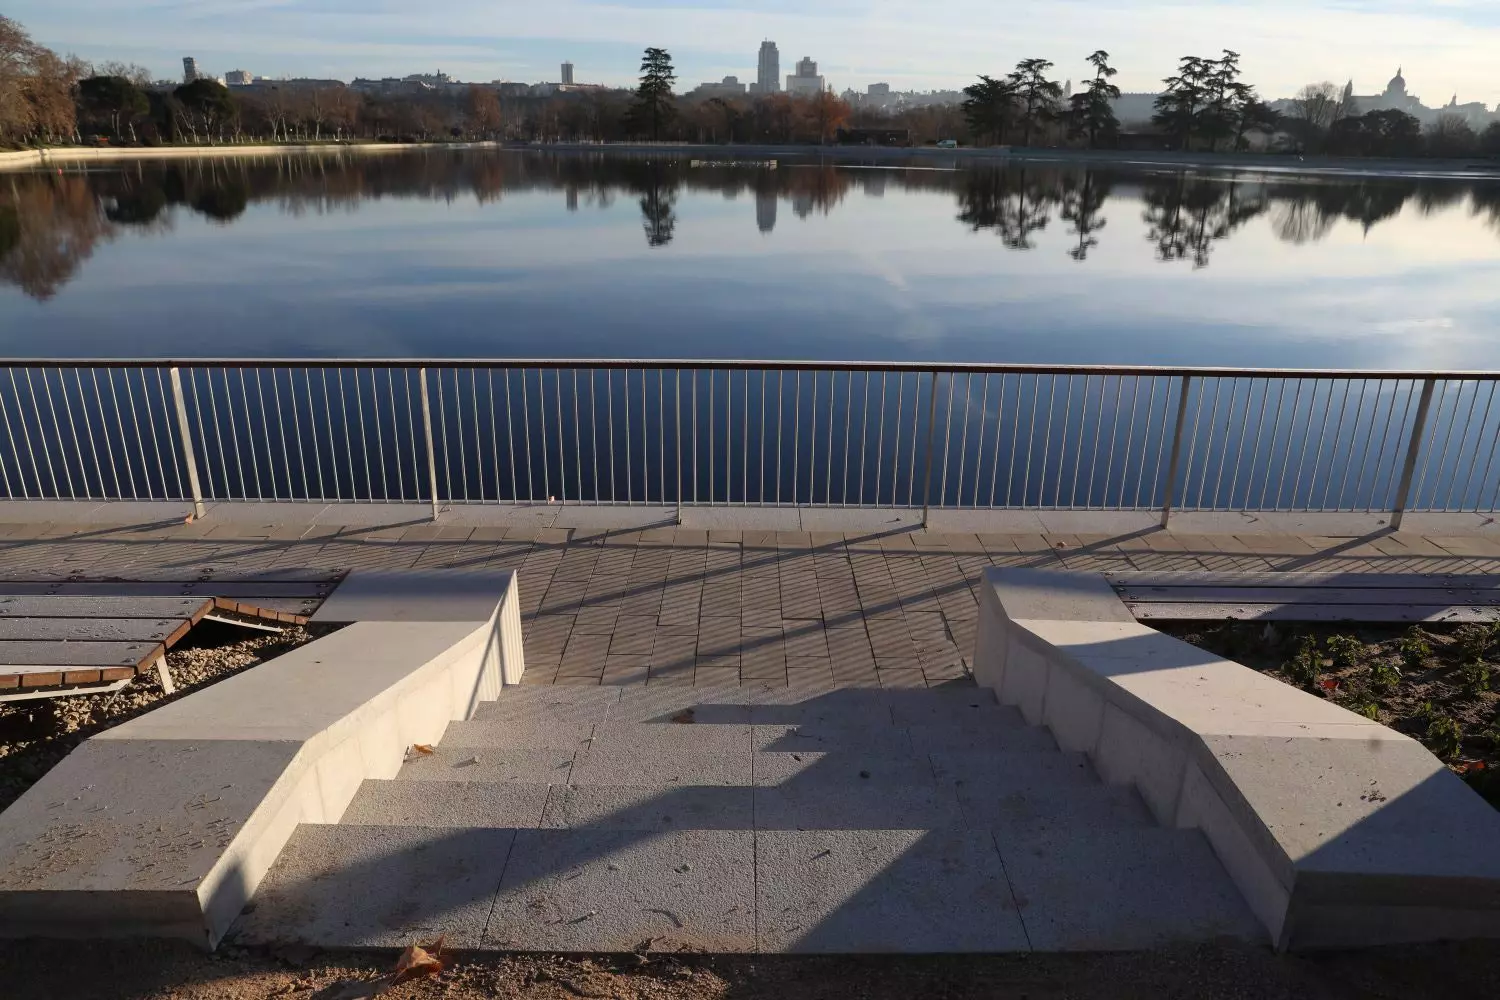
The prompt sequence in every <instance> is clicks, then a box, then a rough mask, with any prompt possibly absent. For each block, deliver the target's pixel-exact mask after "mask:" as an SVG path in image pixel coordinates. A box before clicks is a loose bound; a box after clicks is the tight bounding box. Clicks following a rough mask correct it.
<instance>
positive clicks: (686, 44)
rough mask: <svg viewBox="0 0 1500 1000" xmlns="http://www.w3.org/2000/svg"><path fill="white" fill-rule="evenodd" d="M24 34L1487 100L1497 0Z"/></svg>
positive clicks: (284, 21)
mask: <svg viewBox="0 0 1500 1000" xmlns="http://www.w3.org/2000/svg"><path fill="white" fill-rule="evenodd" d="M5 13H6V15H7V16H9V17H11V18H13V19H15V20H17V21H19V22H21V24H22V25H24V26H25V27H26V28H27V29H28V30H29V31H30V32H31V34H32V36H33V37H34V38H35V39H36V40H37V41H39V42H41V43H43V44H45V45H47V46H49V47H51V48H54V49H57V50H59V51H61V52H65V53H68V52H71V53H73V54H76V55H78V56H81V57H82V58H85V59H89V60H92V61H103V60H107V59H119V60H123V61H126V62H137V63H142V64H144V65H146V66H148V67H150V68H151V69H152V70H154V71H155V72H156V73H157V74H158V75H159V76H161V77H163V78H166V77H176V76H179V75H180V74H181V71H182V57H183V56H185V55H192V56H194V57H196V58H197V60H198V65H199V67H200V69H202V70H207V71H211V72H213V73H214V74H216V75H222V74H223V73H224V72H225V71H227V70H230V69H246V70H250V71H251V72H253V73H256V74H258V75H263V76H272V77H275V76H311V77H331V78H338V79H344V80H349V79H352V78H354V77H355V76H373V77H379V76H393V75H406V74H408V73H415V72H433V71H435V70H437V69H442V70H443V71H444V72H447V73H449V74H450V75H452V76H454V77H455V78H457V79H460V80H471V81H489V80H502V79H503V80H519V81H525V82H539V81H555V80H557V79H558V77H559V71H558V68H557V67H558V64H559V63H561V62H562V61H563V60H564V59H568V60H571V61H572V62H573V63H575V64H576V66H577V71H576V78H577V80H578V81H579V82H583V83H604V84H616V85H620V84H627V83H629V82H630V81H631V79H632V78H633V77H634V76H635V75H636V72H637V64H638V63H639V59H640V53H641V50H642V49H643V48H644V47H646V46H648V45H654V46H660V47H664V48H666V49H668V50H669V51H670V52H671V53H672V55H673V57H674V62H675V64H676V66H677V71H678V77H679V81H680V82H679V90H682V89H688V88H691V87H693V86H695V85H697V84H698V83H701V82H703V81H707V80H718V79H720V78H722V77H724V76H727V75H737V76H738V77H739V78H740V80H741V81H752V80H754V79H755V66H756V52H757V50H758V49H759V46H760V42H761V40H762V39H763V38H770V39H773V40H775V41H776V42H777V43H778V45H779V47H780V50H781V71H782V73H783V75H785V74H787V73H790V72H792V69H793V64H794V63H795V62H796V60H797V59H799V58H801V57H802V56H804V55H808V56H812V57H813V58H814V59H816V60H817V61H818V63H819V69H820V72H822V73H823V75H824V76H825V77H826V78H827V79H828V82H829V83H830V84H831V85H832V86H834V87H835V88H836V89H838V90H840V91H842V90H844V89H845V88H848V87H853V88H855V89H859V90H862V89H864V87H865V86H866V85H867V84H869V83H874V82H888V83H890V84H891V85H892V86H893V87H894V88H896V89H903V90H905V89H910V90H934V89H949V88H958V87H962V86H965V85H966V84H968V83H970V82H972V81H973V79H974V78H975V76H976V75H978V74H979V73H989V74H991V75H998V74H1000V73H1004V72H1006V71H1007V70H1008V69H1010V68H1011V67H1012V66H1014V64H1015V63H1016V62H1017V61H1018V60H1020V59H1023V58H1028V57H1033V56H1041V57H1043V58H1047V59H1050V60H1052V61H1053V62H1054V63H1056V69H1055V70H1054V71H1053V72H1054V74H1055V75H1056V76H1057V77H1058V78H1059V79H1068V78H1072V79H1074V80H1081V79H1083V77H1084V76H1085V74H1086V73H1087V72H1088V68H1087V66H1086V65H1085V62H1084V60H1085V58H1086V57H1087V56H1088V54H1089V53H1090V52H1092V51H1093V50H1095V49H1097V48H1103V49H1106V50H1108V51H1109V53H1110V54H1111V61H1112V62H1113V63H1114V65H1116V66H1117V67H1118V68H1119V70H1120V75H1119V76H1118V77H1117V78H1116V82H1117V83H1118V84H1119V85H1120V86H1121V88H1122V89H1124V90H1126V91H1147V90H1154V89H1157V87H1158V84H1159V81H1160V79H1161V78H1162V77H1163V76H1166V75H1167V74H1168V73H1169V72H1170V71H1171V70H1172V68H1173V67H1174V65H1175V63H1176V60H1177V58H1178V57H1179V56H1182V55H1188V54H1192V55H1204V56H1210V55H1215V54H1217V53H1218V51H1219V50H1221V49H1224V48H1231V49H1234V50H1236V51H1238V52H1240V53H1241V54H1242V57H1243V59H1242V65H1243V67H1244V71H1245V78H1246V80H1248V81H1249V82H1250V83H1252V84H1255V85H1256V86H1257V87H1258V88H1259V89H1260V91H1261V93H1262V94H1263V95H1265V96H1266V97H1268V98H1277V97H1285V96H1290V95H1291V94H1292V93H1294V92H1295V91H1296V90H1297V88H1298V87H1300V86H1302V85H1303V84H1306V83H1309V82H1315V81H1320V80H1325V79H1326V80H1333V81H1335V82H1339V83H1342V82H1343V81H1345V80H1349V79H1353V80H1354V83H1355V90H1356V92H1358V93H1361V94H1374V93H1379V92H1380V91H1382V90H1384V88H1385V84H1386V81H1388V80H1389V79H1390V78H1391V76H1392V75H1393V74H1394V73H1395V71H1396V69H1397V67H1398V66H1401V67H1404V72H1405V76H1406V80H1407V84H1408V87H1409V89H1410V90H1411V92H1413V93H1415V94H1416V95H1418V96H1419V97H1421V98H1422V99H1423V101H1424V102H1425V103H1426V104H1428V105H1429V106H1437V105H1441V104H1446V103H1447V102H1448V99H1449V98H1450V97H1452V96H1453V95H1454V94H1455V93H1456V94H1457V95H1458V97H1459V100H1460V101H1461V102H1468V101H1483V102H1484V103H1486V104H1488V105H1491V106H1494V105H1495V104H1496V103H1497V102H1500V61H1497V59H1496V53H1500V3H1496V2H1495V0H1406V2H1399V3H1398V2H1397V0H1194V2H1169V0H1130V2H1126V0H1051V2H1047V3H1038V2H1036V0H795V2H794V0H547V2H544V3H543V2H536V0H524V2H523V0H422V2H420V3H414V2H412V0H8V2H7V4H6V11H5Z"/></svg>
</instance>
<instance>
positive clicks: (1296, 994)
mask: <svg viewBox="0 0 1500 1000" xmlns="http://www.w3.org/2000/svg"><path fill="white" fill-rule="evenodd" d="M395 957H396V956H395V955H394V954H391V953H379V954H349V953H322V954H319V953H313V952H311V951H308V950H306V949H303V950H301V951H283V952H280V953H275V954H272V953H260V952H236V951H231V952H226V953H223V954H219V955H204V954H202V953H200V952H197V951H195V950H194V949H192V948H191V947H190V946H188V945H186V944H176V943H166V942H104V943H95V942H90V943H88V944H86V945H83V944H74V943H65V942H8V943H4V944H0V983H4V984H5V986H4V995H5V996H6V997H7V998H8V1000H58V998H70V1000H72V998H80V1000H82V998H88V1000H95V998H97V1000H117V998H118V1000H261V998H264V997H286V998H292V1000H335V998H339V997H345V998H350V997H355V996H361V995H370V994H362V993H360V992H359V991H358V990H357V986H356V984H357V983H359V982H367V981H369V980H372V979H374V978H375V977H377V976H378V975H380V974H381V973H383V972H385V971H386V970H388V969H389V968H390V967H391V964H392V963H393V962H394V960H395ZM379 995H380V996H383V997H389V998H392V1000H408V998H421V997H444V998H448V1000H478V998H494V997H518V998H525V1000H576V998H579V997H587V998H600V1000H604V998H611V1000H613V998H621V1000H647V998H649V1000H786V998H798V1000H823V998H826V1000H856V998H864V1000H913V998H921V1000H926V998H946V1000H981V998H983V1000H1001V998H1005V1000H1065V998H1066V1000H1160V998H1182V1000H1250V998H1256V1000H1353V998H1366V997H1390V998H1396V997H1399V998H1403V1000H1427V998H1431V1000H1465V998H1471V997H1473V998H1478V997H1494V996H1497V995H1500V952H1497V951H1496V949H1494V948H1493V947H1492V946H1490V945H1444V946H1430V947H1429V946H1424V947H1420V948H1385V949H1381V950H1380V951H1378V952H1369V953H1327V954H1318V955H1277V954H1274V953H1272V952H1271V951H1270V950H1269V949H1264V948H1252V947H1248V946H1223V947H1219V946H1210V947H1198V948H1192V949H1184V950H1174V951H1163V952H1150V953H1138V954H1117V955H1116V954H1112V955H1011V956H938V957H931V958H927V957H868V958H863V957H861V958H850V957H828V958H821V957H765V956H691V957H683V956H672V957H659V958H658V957H653V958H650V959H649V960H648V959H646V958H644V957H640V958H638V957H636V956H631V955H625V956H595V957H582V956H553V955H490V956H459V957H458V960H457V961H455V962H453V963H452V964H451V965H450V966H449V967H448V968H447V969H446V970H445V971H444V972H443V973H442V974H441V975H440V976H438V977H437V978H436V979H431V980H421V981H414V982H410V983H404V984H402V985H400V986H396V987H394V988H392V989H391V990H390V991H389V992H386V993H382V994H379Z"/></svg>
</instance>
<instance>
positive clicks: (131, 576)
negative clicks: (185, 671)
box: [0, 566, 344, 584]
mask: <svg viewBox="0 0 1500 1000" xmlns="http://www.w3.org/2000/svg"><path fill="white" fill-rule="evenodd" d="M343 576H344V573H343V572H342V571H341V570H336V569H317V568H303V567H285V568H281V569H260V570H236V569H217V568H215V567H213V566H170V567H162V568H155V567H140V568H133V569H130V570H129V571H127V572H125V573H118V574H108V573H89V574H85V573H80V572H79V571H77V570H71V571H68V572H62V571H58V572H53V573H49V572H47V571H45V570H34V569H27V570H5V569H0V581H4V582H7V583H37V582H52V583H85V582H99V583H181V582H184V581H206V580H221V581H225V582H233V583H250V582H254V581H262V582H266V583H329V584H332V583H337V582H338V581H339V580H340V579H342V578H343Z"/></svg>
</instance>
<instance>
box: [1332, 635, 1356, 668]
mask: <svg viewBox="0 0 1500 1000" xmlns="http://www.w3.org/2000/svg"><path fill="white" fill-rule="evenodd" d="M1325 648H1326V650H1327V652H1328V656H1329V657H1330V658H1331V659H1332V660H1333V669H1335V670H1348V669H1349V668H1350V667H1354V666H1357V665H1358V664H1359V661H1360V659H1361V658H1362V657H1363V656H1364V655H1365V644H1364V643H1362V642H1360V641H1359V640H1358V639H1356V638H1354V636H1352V635H1333V636H1329V637H1328V643H1327V645H1326V647H1325Z"/></svg>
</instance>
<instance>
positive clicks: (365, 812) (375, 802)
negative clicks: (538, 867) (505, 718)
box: [339, 778, 550, 829]
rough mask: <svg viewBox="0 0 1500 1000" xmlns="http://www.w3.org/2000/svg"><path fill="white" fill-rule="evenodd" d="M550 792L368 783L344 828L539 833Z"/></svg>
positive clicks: (488, 785)
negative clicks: (536, 830) (534, 830)
mask: <svg viewBox="0 0 1500 1000" xmlns="http://www.w3.org/2000/svg"><path fill="white" fill-rule="evenodd" d="M549 787H550V786H548V785H542V784H522V783H516V782H506V783H500V782H490V781H381V780H379V779H373V778H367V779H366V780H365V782H364V783H363V784H361V785H360V786H359V790H358V791H357V792H355V793H354V799H353V801H351V802H350V803H349V808H348V809H346V810H344V815H343V817H342V818H341V819H340V820H339V822H340V823H348V824H351V825H360V826H436V827H499V828H503V829H516V828H524V827H535V826H541V825H542V810H543V809H544V808H545V806H546V804H547V790H548V788H549Z"/></svg>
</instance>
